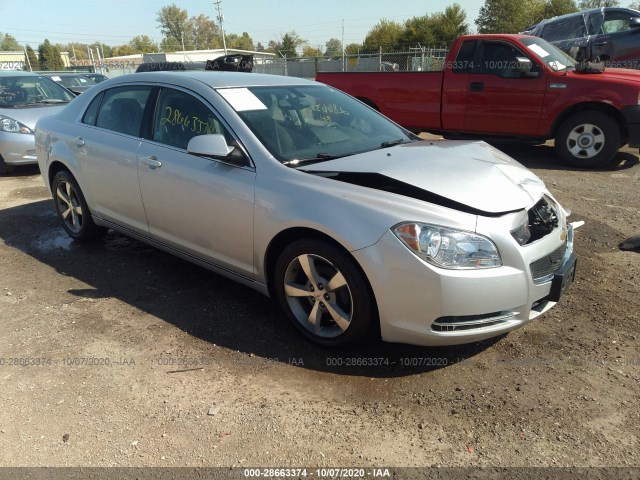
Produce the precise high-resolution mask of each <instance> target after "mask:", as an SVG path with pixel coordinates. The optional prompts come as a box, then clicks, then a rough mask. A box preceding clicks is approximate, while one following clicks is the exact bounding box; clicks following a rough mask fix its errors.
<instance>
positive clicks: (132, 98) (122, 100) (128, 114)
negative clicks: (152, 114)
mask: <svg viewBox="0 0 640 480" xmlns="http://www.w3.org/2000/svg"><path fill="white" fill-rule="evenodd" d="M151 88H152V87H150V86H141V85H140V86H130V87H118V88H112V89H111V90H107V91H106V92H105V94H104V101H103V102H102V106H101V107H100V111H99V112H98V119H97V122H96V126H98V127H102V128H106V129H108V130H113V131H114V132H120V133H126V134H127V135H133V136H136V137H139V136H140V125H141V123H142V113H143V112H144V107H145V105H146V104H147V99H148V98H149V93H150V92H151Z"/></svg>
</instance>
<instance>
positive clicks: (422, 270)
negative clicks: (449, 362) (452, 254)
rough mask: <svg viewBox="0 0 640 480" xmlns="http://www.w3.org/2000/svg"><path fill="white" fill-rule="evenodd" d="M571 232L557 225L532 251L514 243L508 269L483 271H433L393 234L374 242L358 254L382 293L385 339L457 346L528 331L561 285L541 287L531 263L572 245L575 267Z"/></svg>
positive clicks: (506, 255) (506, 257)
mask: <svg viewBox="0 0 640 480" xmlns="http://www.w3.org/2000/svg"><path fill="white" fill-rule="evenodd" d="M567 234H568V236H569V237H570V238H569V241H568V242H567V238H566V236H567ZM572 235H573V232H572V231H571V227H569V232H568V233H567V231H566V230H564V229H562V228H558V229H557V230H556V231H555V232H552V233H551V234H550V235H548V236H547V237H545V238H544V239H541V240H539V241H538V242H536V244H532V245H529V246H526V247H520V246H518V245H517V244H515V241H514V242H513V244H514V245H511V246H510V247H511V248H507V249H501V255H502V258H503V263H504V264H503V266H502V267H498V268H489V269H484V270H447V269H442V268H437V267H434V266H433V265H431V264H429V263H427V262H425V261H423V260H422V259H420V258H418V257H417V256H415V255H414V254H413V253H412V252H410V251H409V250H408V249H407V248H406V247H405V246H404V245H403V244H402V243H401V242H400V240H398V239H397V238H396V236H395V235H394V234H393V233H392V232H391V231H389V232H387V233H386V234H385V235H384V236H383V237H382V238H381V239H380V241H379V242H378V243H376V244H375V245H373V246H371V247H368V248H365V249H362V250H358V251H356V252H352V254H353V255H354V256H355V258H356V260H357V261H358V262H359V263H360V265H362V266H363V268H364V269H365V273H366V274H367V277H368V279H369V281H370V283H371V286H372V288H373V292H374V294H375V296H376V302H377V304H378V310H379V315H380V329H381V334H382V339H383V340H385V341H389V342H398V343H408V344H414V345H425V346H444V345H457V344H463V343H471V342H477V341H479V340H483V339H486V338H491V337H495V336H498V335H501V334H503V333H506V332H509V331H511V330H514V329H516V328H519V327H522V326H523V325H525V324H526V323H528V322H530V321H532V320H533V319H535V318H536V317H538V316H539V315H540V314H542V313H544V312H546V311H547V310H549V309H550V308H551V307H553V306H554V305H555V304H556V302H554V301H551V300H550V295H551V293H552V292H551V288H552V283H555V284H557V283H558V282H557V281H556V282H554V281H553V278H550V279H549V280H548V281H545V282H543V283H538V284H536V283H535V282H534V281H533V278H532V275H531V271H530V269H529V265H530V264H531V263H532V262H534V261H536V260H538V259H540V258H542V257H544V256H545V255H548V254H549V253H550V252H552V251H554V250H555V249H557V248H558V246H559V245H561V244H562V243H563V242H567V250H566V253H565V256H564V258H563V267H564V266H566V265H568V264H569V263H570V262H574V261H575V257H573V255H572V253H571V251H572V248H573V245H572V241H571V240H572ZM503 240H504V239H503ZM498 247H499V248H500V245H498ZM560 270H562V267H561V268H560Z"/></svg>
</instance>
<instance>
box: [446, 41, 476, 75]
mask: <svg viewBox="0 0 640 480" xmlns="http://www.w3.org/2000/svg"><path fill="white" fill-rule="evenodd" d="M477 44H478V41H477V40H466V41H464V42H462V46H461V47H460V51H459V52H458V56H457V57H456V61H455V62H454V63H453V65H452V70H453V73H471V72H472V71H473V55H474V54H475V51H476V45H477Z"/></svg>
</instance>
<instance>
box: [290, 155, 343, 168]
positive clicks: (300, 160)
mask: <svg viewBox="0 0 640 480" xmlns="http://www.w3.org/2000/svg"><path fill="white" fill-rule="evenodd" d="M343 156H344V155H331V154H329V153H318V154H317V155H316V156H315V157H311V158H294V159H293V160H287V161H286V162H282V164H283V165H287V166H292V167H295V166H297V165H301V164H303V163H312V162H322V161H324V160H335V159H336V158H342V157H343Z"/></svg>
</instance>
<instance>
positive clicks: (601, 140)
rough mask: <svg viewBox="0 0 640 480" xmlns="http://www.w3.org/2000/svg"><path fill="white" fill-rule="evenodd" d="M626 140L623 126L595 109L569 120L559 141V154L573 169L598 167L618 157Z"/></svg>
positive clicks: (561, 131)
mask: <svg viewBox="0 0 640 480" xmlns="http://www.w3.org/2000/svg"><path fill="white" fill-rule="evenodd" d="M621 141H622V134H621V131H620V125H618V122H616V121H615V120H614V119H613V118H612V117H611V116H610V115H607V114H606V113H603V112H598V111H595V110H591V111H586V112H578V113H575V114H573V115H571V116H570V117H569V118H567V119H566V120H565V121H564V122H563V123H562V125H560V128H559V129H558V133H557V135H556V138H555V144H556V151H557V152H558V155H559V156H560V158H561V159H562V161H563V162H564V163H566V164H567V165H571V166H572V167H579V168H596V167H601V166H603V165H605V164H607V163H609V162H610V161H611V160H613V158H614V157H615V155H616V153H617V151H618V148H619V147H620V144H621Z"/></svg>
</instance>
